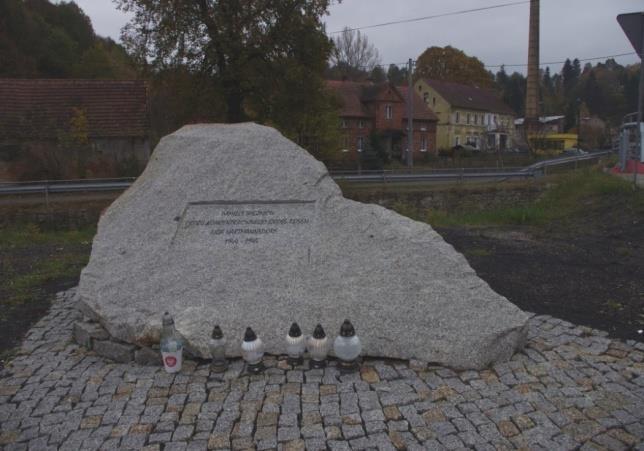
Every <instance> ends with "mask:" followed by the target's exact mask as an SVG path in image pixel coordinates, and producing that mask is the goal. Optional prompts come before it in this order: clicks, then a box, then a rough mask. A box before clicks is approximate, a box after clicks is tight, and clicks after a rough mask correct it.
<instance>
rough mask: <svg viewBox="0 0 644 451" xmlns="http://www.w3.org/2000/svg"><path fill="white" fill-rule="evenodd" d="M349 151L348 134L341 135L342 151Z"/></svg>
mask: <svg viewBox="0 0 644 451" xmlns="http://www.w3.org/2000/svg"><path fill="white" fill-rule="evenodd" d="M348 151H349V137H348V136H343V137H342V152H348Z"/></svg>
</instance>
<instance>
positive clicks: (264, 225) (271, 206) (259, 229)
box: [173, 201, 315, 248]
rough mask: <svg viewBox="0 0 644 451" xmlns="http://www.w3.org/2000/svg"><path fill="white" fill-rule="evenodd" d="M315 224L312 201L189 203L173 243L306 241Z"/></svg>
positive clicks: (233, 244)
mask: <svg viewBox="0 0 644 451" xmlns="http://www.w3.org/2000/svg"><path fill="white" fill-rule="evenodd" d="M314 226H315V202H314V201H270V202H260V201H250V202H217V201H213V202H192V203H190V204H188V206H187V207H186V209H185V211H184V213H183V215H182V217H181V219H180V221H179V225H178V227H177V232H176V234H175V237H174V239H173V244H175V245H181V244H197V243H198V244H201V245H209V244H212V245H217V246H219V245H221V246H225V247H230V248H238V247H244V248H246V247H249V248H253V247H264V246H266V245H271V244H277V243H281V244H286V243H289V244H295V243H298V242H306V241H308V239H309V238H310V234H311V232H312V230H313V228H314Z"/></svg>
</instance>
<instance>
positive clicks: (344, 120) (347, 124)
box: [340, 119, 349, 128]
mask: <svg viewBox="0 0 644 451" xmlns="http://www.w3.org/2000/svg"><path fill="white" fill-rule="evenodd" d="M340 127H342V128H348V127H349V121H347V120H346V119H342V120H341V121H340Z"/></svg>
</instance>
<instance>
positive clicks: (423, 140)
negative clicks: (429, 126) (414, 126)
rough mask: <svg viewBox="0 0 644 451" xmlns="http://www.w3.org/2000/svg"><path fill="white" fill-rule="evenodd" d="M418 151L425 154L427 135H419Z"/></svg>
mask: <svg viewBox="0 0 644 451" xmlns="http://www.w3.org/2000/svg"><path fill="white" fill-rule="evenodd" d="M420 151H421V152H427V135H426V134H424V133H423V134H422V135H420Z"/></svg>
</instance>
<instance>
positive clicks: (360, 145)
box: [358, 136, 364, 152]
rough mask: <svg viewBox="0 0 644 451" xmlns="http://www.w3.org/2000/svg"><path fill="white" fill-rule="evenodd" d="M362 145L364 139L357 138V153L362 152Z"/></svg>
mask: <svg viewBox="0 0 644 451" xmlns="http://www.w3.org/2000/svg"><path fill="white" fill-rule="evenodd" d="M363 145H364V138H363V137H362V136H358V152H362V148H363Z"/></svg>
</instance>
